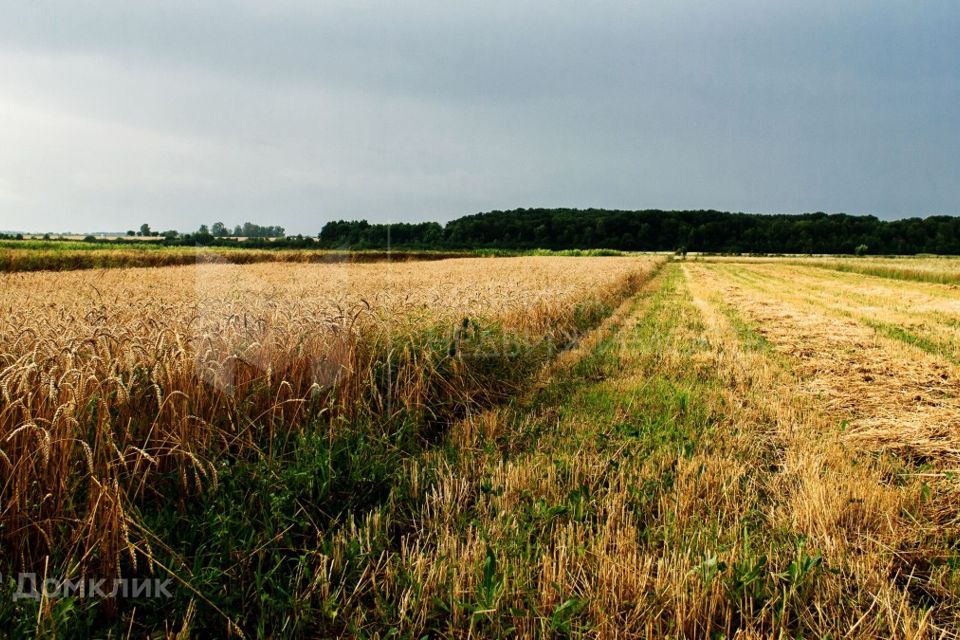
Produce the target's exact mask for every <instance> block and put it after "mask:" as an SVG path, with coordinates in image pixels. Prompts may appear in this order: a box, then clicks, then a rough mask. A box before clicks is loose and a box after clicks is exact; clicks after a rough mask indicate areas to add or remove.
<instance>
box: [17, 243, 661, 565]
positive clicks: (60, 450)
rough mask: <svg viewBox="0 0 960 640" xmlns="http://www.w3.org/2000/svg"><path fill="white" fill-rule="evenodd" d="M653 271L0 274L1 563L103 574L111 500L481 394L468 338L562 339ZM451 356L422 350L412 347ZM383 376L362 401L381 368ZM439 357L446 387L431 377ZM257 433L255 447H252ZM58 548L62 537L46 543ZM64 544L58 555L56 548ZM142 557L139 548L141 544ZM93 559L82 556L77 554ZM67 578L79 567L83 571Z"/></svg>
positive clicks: (116, 521) (559, 264)
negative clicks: (328, 421)
mask: <svg viewBox="0 0 960 640" xmlns="http://www.w3.org/2000/svg"><path fill="white" fill-rule="evenodd" d="M657 262H658V260H657V259H654V258H605V259H592V258H510V259H491V258H485V259H462V260H448V261H443V262H429V263H403V264H385V263H377V264H346V263H343V264H339V263H334V264H275V263H272V264H254V265H243V266H239V265H231V264H198V265H192V266H181V267H167V268H147V269H111V270H105V271H97V272H94V271H75V272H66V273H49V272H46V273H14V274H4V275H2V276H0V292H2V293H0V309H3V315H2V319H0V390H2V403H0V459H2V460H3V465H2V471H0V497H2V513H0V523H2V531H3V536H4V538H5V539H4V549H5V553H6V554H7V557H8V559H9V560H10V561H11V562H13V564H15V565H19V566H22V567H29V566H30V565H31V563H34V564H35V563H36V562H39V559H40V558H41V557H43V556H44V555H46V554H49V553H51V552H53V551H55V552H57V554H58V555H60V556H66V557H69V558H75V559H79V560H78V561H79V562H81V564H83V563H93V562H96V563H97V566H96V567H95V568H96V569H97V570H98V571H99V572H100V573H101V574H102V575H116V573H117V571H118V565H119V562H120V560H119V556H120V554H121V551H124V550H125V551H126V552H128V553H129V554H130V556H131V562H136V556H135V554H134V553H133V548H134V544H135V541H132V540H131V535H132V533H131V529H132V528H131V527H130V522H129V515H128V506H129V505H132V504H136V503H137V502H138V501H140V500H142V499H143V498H144V497H145V496H148V495H155V494H156V492H157V491H162V490H163V489H162V488H158V487H161V486H162V487H166V486H167V485H156V484H155V483H158V482H159V481H160V479H161V477H171V476H172V477H178V478H179V490H180V492H181V493H182V494H183V495H189V494H190V493H193V492H197V491H202V490H203V489H204V487H205V486H206V485H213V484H215V483H216V482H217V471H216V468H215V466H214V464H213V463H212V461H211V458H212V457H213V454H214V453H216V452H223V451H228V450H229V451H241V450H243V449H244V448H252V447H257V446H258V443H262V442H265V441H269V440H270V438H269V436H270V435H273V433H274V431H275V430H280V429H287V430H296V429H300V428H302V427H303V426H304V425H305V424H307V423H308V422H309V421H310V420H312V419H315V418H317V417H318V416H321V415H327V416H330V415H333V414H337V413H338V414H340V415H346V416H347V417H349V416H350V415H353V414H352V413H351V412H353V411H356V410H358V405H359V404H361V403H362V404H363V405H364V407H365V408H366V409H368V410H370V411H377V410H379V411H382V412H386V411H387V410H389V409H390V407H391V406H393V405H394V404H396V405H397V406H400V407H403V408H405V409H406V410H410V411H434V412H435V411H436V408H435V407H433V406H431V403H435V402H436V401H437V400H438V395H439V394H441V391H438V389H442V393H443V394H446V395H447V396H449V397H451V398H455V400H456V401H457V402H461V403H468V402H470V401H471V399H472V395H476V394H479V393H480V392H482V389H479V388H478V385H477V384H476V383H475V382H474V381H473V380H472V377H471V376H472V375H473V374H472V372H471V371H470V370H469V368H468V367H466V366H465V365H463V363H462V362H459V359H458V357H457V355H458V354H457V349H458V348H459V345H461V343H462V341H463V340H464V334H465V332H466V330H467V329H468V327H481V328H483V327H491V326H495V327H498V328H500V329H503V330H504V331H505V332H507V333H506V334H505V335H509V336H512V338H511V339H510V340H508V341H506V342H503V343H502V344H497V345H494V346H496V347H497V348H502V349H509V348H512V347H513V346H515V344H514V342H516V343H518V344H519V343H523V344H526V343H528V342H531V341H536V340H543V339H551V340H556V341H562V340H564V339H566V336H565V332H568V331H570V330H571V329H573V328H575V326H574V325H575V321H576V314H577V313H578V309H582V308H583V306H582V305H583V304H609V303H611V302H615V301H616V300H617V299H618V298H619V297H621V296H622V295H624V294H625V293H626V292H628V291H629V290H630V287H631V286H632V283H634V282H637V281H639V279H640V278H642V277H643V276H644V275H645V274H647V273H649V272H650V271H651V270H652V269H653V268H654V267H655V265H656V263H657ZM431 331H432V332H433V334H431V335H434V334H435V335H436V336H438V338H437V339H438V340H447V341H449V342H450V343H451V345H450V347H449V352H448V351H446V350H444V351H443V352H442V353H432V352H430V350H429V349H427V348H426V346H427V343H425V342H424V339H423V337H422V336H423V333H424V332H428V333H429V332H431ZM384 359H387V360H389V361H390V362H392V363H394V364H393V369H392V371H393V372H394V373H393V374H392V377H391V378H390V379H389V381H388V384H387V385H386V387H385V388H381V389H377V388H376V387H377V386H378V384H380V386H381V387H382V386H383V383H382V381H378V378H377V375H378V374H377V371H378V369H377V367H378V363H381V364H382V362H383V361H384ZM440 360H449V361H450V363H449V364H450V367H449V371H448V372H447V374H445V377H444V379H439V377H438V376H437V375H433V376H432V377H431V371H432V369H431V367H434V368H435V367H436V366H437V364H438V362H439V361H440ZM264 431H266V432H267V435H268V437H267V438H264V437H262V436H263V433H261V432H264ZM64 535H65V536H66V538H65V539H61V540H60V541H59V542H57V543H54V542H53V540H54V539H55V538H57V536H64ZM64 540H66V542H64ZM143 542H144V543H146V541H145V540H144V541H143ZM95 558H96V559H97V560H94V559H95ZM81 570H82V571H84V570H86V568H84V567H81Z"/></svg>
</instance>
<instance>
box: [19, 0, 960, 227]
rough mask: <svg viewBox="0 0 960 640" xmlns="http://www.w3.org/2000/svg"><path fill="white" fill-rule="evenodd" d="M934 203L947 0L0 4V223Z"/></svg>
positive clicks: (957, 162)
mask: <svg viewBox="0 0 960 640" xmlns="http://www.w3.org/2000/svg"><path fill="white" fill-rule="evenodd" d="M536 206H544V207H550V206H564V207H607V208H622V209H641V208H662V209H700V208H714V209H721V210H732V211H753V212H771V213H772V212H788V213H790V212H802V211H828V212H840V211H843V212H848V213H869V214H874V215H877V216H879V217H881V218H900V217H911V216H921V217H923V216H927V215H933V214H960V3H957V2H956V0H929V1H927V0H902V1H890V0H863V1H861V0H846V1H844V2H837V1H836V0H831V1H829V2H825V1H822V0H802V1H796V2H784V1H779V0H762V1H761V0H749V1H748V0H728V1H727V2H723V3H719V2H706V1H693V0H650V1H647V2H630V1H627V0H611V1H603V0H576V1H568V0H550V1H542V2H541V1H538V2H528V1H524V0H509V1H503V2H501V1H500V0H485V1H484V2H471V3H461V2H455V1H452V0H410V1H408V2H368V1H365V0H350V1H347V2H340V1H336V0H324V1H320V2H316V1H311V2H307V1H303V2H282V1H270V2H266V1H259V2H253V1H237V2H217V1H212V0H211V1H207V2H196V1H194V2H179V1H177V0H163V1H157V2H155V1H153V0H137V2H129V1H127V0H124V1H120V0H109V1H97V2H91V1H86V0H66V1H63V2H60V1H53V0H16V1H10V0H0V229H7V230H22V231H74V232H88V231H122V230H126V229H131V228H138V227H139V225H140V224H141V223H142V222H148V223H149V224H150V225H151V226H152V227H153V228H154V229H178V230H181V231H188V230H193V229H196V228H197V226H198V225H199V224H201V223H207V224H210V223H212V222H214V221H218V220H220V221H223V222H225V223H227V224H228V225H235V224H237V223H242V222H244V221H251V222H256V223H259V224H279V225H281V226H284V227H285V228H286V229H287V231H288V233H305V234H306V233H310V234H315V233H317V232H318V231H319V230H320V228H321V227H322V226H323V224H324V223H325V222H327V221H329V220H334V219H341V218H342V219H360V218H365V219H367V220H370V221H376V222H400V221H420V220H438V221H446V220H450V219H453V218H456V217H459V216H461V215H465V214H469V213H475V212H478V211H487V210H491V209H508V208H515V207H536Z"/></svg>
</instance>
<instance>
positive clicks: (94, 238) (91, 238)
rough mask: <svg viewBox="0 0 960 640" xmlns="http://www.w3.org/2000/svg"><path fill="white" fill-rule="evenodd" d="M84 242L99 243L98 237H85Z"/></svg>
mask: <svg viewBox="0 0 960 640" xmlns="http://www.w3.org/2000/svg"><path fill="white" fill-rule="evenodd" d="M83 241H84V242H96V241H97V237H96V236H84V237H83Z"/></svg>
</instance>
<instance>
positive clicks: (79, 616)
mask: <svg viewBox="0 0 960 640" xmlns="http://www.w3.org/2000/svg"><path fill="white" fill-rule="evenodd" d="M938 260H939V259H935V258H926V259H917V260H915V261H910V260H904V261H903V262H895V261H891V260H870V261H869V262H868V261H857V260H855V259H847V260H838V259H830V260H828V259H809V260H808V259H800V258H783V259H738V258H708V257H701V258H697V259H690V260H672V261H667V260H666V259H665V258H663V257H653V256H633V257H523V258H471V259H450V260H442V261H433V262H418V263H403V264H386V263H371V264H349V263H337V264H296V263H291V264H277V263H260V264H250V265H232V264H226V263H221V264H217V263H206V264H197V265H191V266H176V267H164V268H147V269H110V270H101V271H91V270H87V271H73V272H62V273H48V272H37V273H14V274H4V275H0V279H2V281H3V288H2V293H0V307H2V308H3V312H4V313H3V318H2V325H0V392H2V399H0V402H2V405H0V452H2V455H0V467H2V469H3V471H2V476H0V481H2V493H0V496H2V500H3V502H2V514H0V532H2V535H3V539H4V547H3V549H4V552H3V558H2V560H3V564H4V568H3V574H4V575H5V576H10V575H12V574H13V573H15V572H18V571H30V572H35V573H36V574H37V575H38V576H55V577H57V576H63V577H71V578H76V577H86V576H92V577H106V578H114V577H130V576H161V577H164V578H170V579H172V580H173V581H174V585H175V589H174V594H173V596H172V597H171V598H170V599H161V600H144V599H140V600H137V599H134V598H121V597H115V598H105V599H95V598H75V599H69V598H55V597H49V598H47V597H43V596H42V594H41V597H40V598H38V599H35V598H22V599H19V600H12V599H11V598H9V597H7V596H8V595H9V594H10V592H12V591H13V590H14V589H15V588H16V586H17V585H16V581H15V580H14V579H13V578H11V577H8V578H7V579H6V581H5V582H4V586H3V588H4V589H5V590H6V591H5V592H4V598H3V601H4V602H5V603H4V604H3V605H0V619H2V620H4V621H6V622H7V627H8V628H10V629H12V630H14V631H11V633H12V634H13V633H17V634H22V635H36V636H41V637H69V636H71V635H81V636H83V635H107V634H112V635H113V637H144V636H152V637H211V636H217V637H226V636H233V637H365V638H387V637H409V638H421V637H442V638H460V637H475V638H488V637H503V638H507V637H510V638H512V637H529V638H535V637H585V638H662V637H677V638H680V637H683V638H698V637H729V638H735V637H736V638H762V637H777V638H784V637H854V638H886V637H898V638H952V637H957V635H960V634H958V633H957V631H956V630H957V629H958V628H960V598H958V596H960V560H958V558H960V551H958V547H957V544H958V543H957V541H958V540H960V518H958V516H957V507H956V505H957V486H958V485H957V475H956V474H957V473H958V471H960V469H958V465H960V335H958V331H960V293H958V291H957V290H956V289H955V288H954V286H953V285H951V284H950V283H949V282H948V281H947V280H946V279H945V277H941V276H937V278H930V277H927V276H923V277H919V276H916V271H917V270H921V269H922V270H927V271H932V272H936V273H940V274H941V275H942V274H949V265H950V264H951V263H950V262H949V261H938ZM838 265H852V266H849V267H848V266H843V267H842V268H840V267H838ZM878 265H880V266H883V267H884V269H886V271H884V272H882V273H880V272H873V271H875V269H876V268H877V266H878ZM938 265H946V266H944V267H943V268H941V267H940V266H938ZM904 274H907V275H906V276H905V275H904Z"/></svg>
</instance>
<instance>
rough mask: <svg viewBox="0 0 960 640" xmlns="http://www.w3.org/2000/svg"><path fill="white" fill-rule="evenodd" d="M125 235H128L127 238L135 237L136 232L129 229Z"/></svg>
mask: <svg viewBox="0 0 960 640" xmlns="http://www.w3.org/2000/svg"><path fill="white" fill-rule="evenodd" d="M127 235H128V236H135V235H137V232H136V231H134V230H133V229H130V230H129V231H127Z"/></svg>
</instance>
